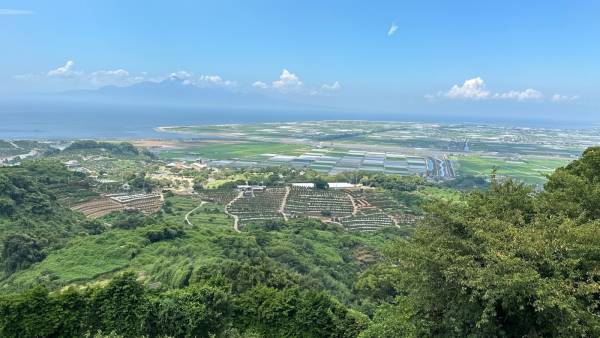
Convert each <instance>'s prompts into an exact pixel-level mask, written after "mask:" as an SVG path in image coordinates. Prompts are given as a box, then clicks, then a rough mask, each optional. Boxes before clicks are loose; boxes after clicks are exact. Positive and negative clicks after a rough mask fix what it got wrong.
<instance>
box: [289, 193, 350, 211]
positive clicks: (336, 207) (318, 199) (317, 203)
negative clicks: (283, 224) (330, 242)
mask: <svg viewBox="0 0 600 338" xmlns="http://www.w3.org/2000/svg"><path fill="white" fill-rule="evenodd" d="M353 209H354V208H353V205H352V200H351V199H350V196H348V194H346V193H345V192H343V191H339V190H331V189H329V190H319V189H311V188H300V187H293V188H291V190H290V194H289V196H288V198H287V203H286V206H285V213H286V214H288V215H309V216H321V215H322V214H321V213H322V212H328V213H331V216H334V217H340V216H346V215H349V214H351V213H352V211H353Z"/></svg>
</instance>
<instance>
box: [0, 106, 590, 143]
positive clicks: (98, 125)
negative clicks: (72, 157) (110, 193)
mask: <svg viewBox="0 0 600 338" xmlns="http://www.w3.org/2000/svg"><path fill="white" fill-rule="evenodd" d="M317 120H369V121H402V122H423V123H440V124H457V123H477V124H493V125H503V126H509V127H533V128H551V129H561V128H562V129H564V128H589V127H598V126H597V125H592V124H590V123H588V122H584V121H581V122H580V123H578V122H577V121H572V120H571V121H569V122H566V121H559V120H548V119H537V120H536V119H514V118H511V119H510V120H502V119H501V118H489V117H487V118H485V119H482V118H481V116H455V115H453V116H446V115H442V114H438V115H434V114H432V115H424V114H410V113H396V114H393V113H377V112H372V113H364V112H343V111H318V110H314V109H309V110H306V111H302V110H290V111H285V110H272V109H265V110H261V109H252V110H247V109H207V108H203V109H189V108H188V109H183V108H144V109H140V108H139V107H135V108H132V107H129V108H128V107H120V108H115V107H102V106H99V107H95V108H87V109H83V110H81V109H78V108H70V107H62V108H59V109H57V108H56V107H54V108H51V109H50V108H48V109H45V108H43V107H37V108H35V107H34V108H33V109H32V108H31V107H27V108H26V109H23V108H22V107H16V106H12V107H0V139H10V140H23V139H30V140H70V139H169V138H189V137H190V136H189V135H185V134H177V133H164V132H157V131H156V130H155V128H157V127H161V126H190V125H210V124H248V123H265V122H294V121H317Z"/></svg>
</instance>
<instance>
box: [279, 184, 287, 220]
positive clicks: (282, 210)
mask: <svg viewBox="0 0 600 338" xmlns="http://www.w3.org/2000/svg"><path fill="white" fill-rule="evenodd" d="M289 195H290V187H289V186H286V187H285V195H284V196H283V200H282V201H281V206H279V210H277V211H279V213H280V214H281V215H282V216H283V220H284V221H286V222H287V221H288V218H287V215H286V214H285V206H286V204H287V199H288V196H289Z"/></svg>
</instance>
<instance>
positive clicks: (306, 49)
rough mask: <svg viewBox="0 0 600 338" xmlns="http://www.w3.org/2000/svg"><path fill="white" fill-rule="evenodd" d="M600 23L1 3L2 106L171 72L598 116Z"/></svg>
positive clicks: (273, 6)
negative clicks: (17, 98) (20, 99)
mask: <svg viewBox="0 0 600 338" xmlns="http://www.w3.org/2000/svg"><path fill="white" fill-rule="evenodd" d="M599 15H600V1H595V0H589V1H560V0H557V1H410V2H409V1H318V0H317V1H312V0H304V1H291V0H289V1H283V0H281V1H274V0H273V1H252V0H246V1H241V0H239V1H230V0H220V1H152V0H145V1H116V0H87V1H80V0H73V1H62V0H55V1H28V0H18V1H2V0H0V32H2V33H1V34H0V45H1V46H3V48H2V52H1V53H0V65H1V66H0V97H4V98H7V97H8V98H10V97H15V96H19V95H24V94H30V93H46V92H61V91H70V90H79V89H92V90H93V89H97V88H101V87H103V86H106V85H116V86H129V85H132V84H135V83H138V82H143V81H155V82H159V81H162V80H164V79H167V78H169V76H177V77H178V78H181V79H183V80H184V81H186V83H188V84H189V85H192V86H198V87H210V86H216V87H223V88H227V89H230V90H232V91H239V92H246V91H252V92H264V93H266V94H269V95H279V96H284V97H289V98H290V99H292V100H294V101H299V102H307V103H311V104H319V105H323V106H330V107H339V108H340V109H353V110H360V111H365V112H368V111H369V110H377V111H385V112H390V113H395V112H397V113H416V114H418V113H422V114H458V115H460V114H465V115H477V114H481V115H485V114H496V115H497V114H506V115H507V116H512V115H514V116H524V115H534V116H538V117H540V116H542V117H544V116H548V117H549V118H550V117H552V118H565V119H568V118H582V119H583V118H588V119H594V118H595V117H598V116H600V109H599V108H600V43H599V41H600V20H598V16H599ZM598 119H599V120H600V117H599V118H598Z"/></svg>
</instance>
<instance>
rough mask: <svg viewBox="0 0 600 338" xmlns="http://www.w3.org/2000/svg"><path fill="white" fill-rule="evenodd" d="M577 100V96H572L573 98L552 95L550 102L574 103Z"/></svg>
mask: <svg viewBox="0 0 600 338" xmlns="http://www.w3.org/2000/svg"><path fill="white" fill-rule="evenodd" d="M578 99H579V96H578V95H573V96H568V95H560V94H554V95H552V102H568V101H575V100H578Z"/></svg>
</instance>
